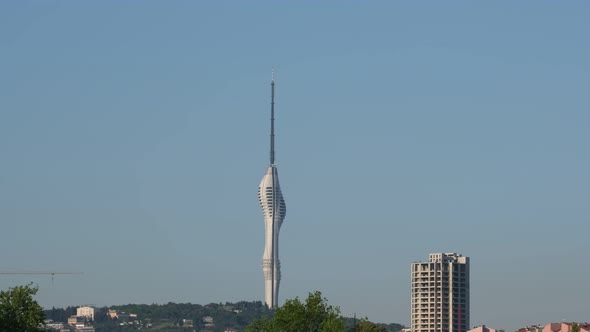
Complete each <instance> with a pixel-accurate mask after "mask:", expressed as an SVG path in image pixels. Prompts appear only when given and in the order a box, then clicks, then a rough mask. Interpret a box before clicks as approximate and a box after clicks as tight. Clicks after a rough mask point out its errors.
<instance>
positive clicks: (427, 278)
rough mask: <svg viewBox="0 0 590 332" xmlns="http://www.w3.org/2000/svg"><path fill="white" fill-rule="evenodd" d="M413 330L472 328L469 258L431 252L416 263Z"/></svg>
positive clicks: (446, 331)
mask: <svg viewBox="0 0 590 332" xmlns="http://www.w3.org/2000/svg"><path fill="white" fill-rule="evenodd" d="M411 278H412V291H411V294H412V295H411V303H412V304H411V306H412V307H411V315H412V317H411V325H412V332H467V331H468V330H469V257H464V256H462V255H459V254H455V253H436V254H430V259H429V260H428V262H415V263H412V276H411Z"/></svg>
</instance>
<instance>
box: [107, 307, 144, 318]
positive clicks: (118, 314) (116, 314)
mask: <svg viewBox="0 0 590 332" xmlns="http://www.w3.org/2000/svg"><path fill="white" fill-rule="evenodd" d="M131 315H133V316H134V317H133V318H137V315H136V314H128V313H126V312H124V311H118V310H111V309H109V310H108V311H107V316H109V318H110V319H129V318H131Z"/></svg>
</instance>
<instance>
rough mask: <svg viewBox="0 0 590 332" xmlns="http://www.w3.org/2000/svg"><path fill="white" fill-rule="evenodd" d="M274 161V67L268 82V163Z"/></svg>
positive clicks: (272, 163)
mask: <svg viewBox="0 0 590 332" xmlns="http://www.w3.org/2000/svg"><path fill="white" fill-rule="evenodd" d="M274 163H275V68H274V67H272V80H271V83H270V164H271V165H274Z"/></svg>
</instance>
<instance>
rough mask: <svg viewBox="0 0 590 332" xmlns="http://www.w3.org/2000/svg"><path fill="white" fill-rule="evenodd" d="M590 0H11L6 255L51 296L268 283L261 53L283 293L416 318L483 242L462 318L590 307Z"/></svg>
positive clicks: (372, 314) (257, 287) (93, 297)
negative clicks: (432, 266) (431, 263)
mask: <svg viewBox="0 0 590 332" xmlns="http://www.w3.org/2000/svg"><path fill="white" fill-rule="evenodd" d="M589 10H590V5H589V4H588V3H587V2H583V1H569V2H559V3H558V2H552V1H519V2H511V1H496V2H488V3H485V2H467V1H456V2H390V1H374V2H371V3H363V4H360V3H355V2H352V1H338V2H336V1H332V2H323V3H321V4H318V3H315V2H297V3H294V2H292V3H278V2H271V1H265V2H262V1H259V2H258V1H257V2H247V3H246V2H231V1H226V2H222V1H219V2H210V3H204V2H189V1H174V2H161V1H143V2H131V1H129V2H120V1H100V2H98V1H96V2H88V1H84V2H73V1H70V2H67V1H36V2H35V1H34V2H30V1H13V2H3V3H2V4H0V50H1V52H0V73H1V75H0V152H1V153H0V171H1V172H0V221H1V224H2V233H1V237H2V241H0V252H2V255H1V257H2V259H1V261H0V268H2V269H3V270H4V271H14V270H57V271H62V270H63V271H84V273H85V274H84V275H83V276H61V277H56V278H55V280H54V281H53V282H52V281H51V279H50V278H49V277H45V276H40V277H31V276H19V277H16V276H2V278H0V288H2V289H5V288H7V287H10V286H14V285H18V284H23V283H26V282H29V281H33V282H35V283H37V284H38V285H39V286H40V291H39V296H38V299H39V301H40V302H41V303H42V304H43V305H44V306H47V307H51V306H66V305H76V304H96V305H109V304H122V303H133V302H135V303H165V302H168V301H174V302H193V303H201V304H204V303H209V302H225V301H237V300H262V299H263V280H262V271H261V256H262V249H263V235H264V234H263V232H264V229H263V221H262V220H263V219H262V213H261V211H260V210H259V206H258V202H257V196H256V191H257V186H258V182H259V181H260V178H261V177H262V175H263V173H264V171H265V169H266V166H267V163H268V126H269V121H268V120H269V102H270V100H269V99H270V86H269V83H270V70H271V67H272V66H274V67H275V68H276V82H277V85H276V103H277V104H276V111H277V123H276V128H277V164H278V167H279V171H280V176H281V185H282V189H283V193H284V195H285V199H286V202H287V209H288V213H287V217H286V219H285V223H284V225H283V228H282V231H281V261H282V269H283V280H282V284H281V301H284V299H286V298H293V297H295V296H300V297H304V296H306V294H307V292H310V291H314V290H321V291H322V292H323V293H324V295H325V296H327V297H328V299H329V301H330V302H331V303H333V304H335V305H339V306H341V308H342V311H343V313H344V314H347V315H352V314H353V313H356V314H357V316H368V317H369V319H371V320H374V321H382V322H399V323H402V324H408V323H409V296H410V292H409V267H410V263H411V262H412V261H418V260H424V259H427V257H428V254H429V253H431V252H459V253H462V254H464V255H467V256H470V257H471V262H472V268H471V271H472V275H471V285H472V290H471V292H472V294H471V302H472V304H471V316H472V317H471V318H472V319H471V324H472V325H478V324H486V325H488V326H491V327H495V328H505V329H507V330H514V329H516V328H518V327H521V326H524V325H527V324H533V323H538V324H545V323H548V322H549V321H561V320H568V321H571V320H588V316H587V315H588V307H589V303H588V298H590V287H588V275H590V264H588V261H589V259H588V253H589V252H590V251H589V249H588V241H587V234H588V232H589V231H590V217H589V215H590V204H588V201H589V197H590V189H589V188H590V177H589V175H588V169H590V157H589V154H588V147H587V145H588V141H590V134H589V130H588V128H589V121H590V115H589V102H588V86H589V85H590V78H589V77H590V75H589V74H590V64H589V61H588V59H590V46H589V43H588V32H589V31H590V21H589V20H588V19H587V18H588V15H589V14H590V12H589Z"/></svg>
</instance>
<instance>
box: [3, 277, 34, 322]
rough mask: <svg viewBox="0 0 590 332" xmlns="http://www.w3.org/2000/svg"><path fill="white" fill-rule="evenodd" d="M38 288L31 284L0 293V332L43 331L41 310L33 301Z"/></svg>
mask: <svg viewBox="0 0 590 332" xmlns="http://www.w3.org/2000/svg"><path fill="white" fill-rule="evenodd" d="M38 290H39V288H38V287H33V286H32V283H31V284H28V285H25V286H16V287H14V288H9V289H8V291H0V332H12V331H22V332H37V331H43V330H44V329H42V328H41V326H43V317H44V314H43V308H41V306H40V305H39V303H37V301H35V300H33V295H35V294H37V291H38Z"/></svg>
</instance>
